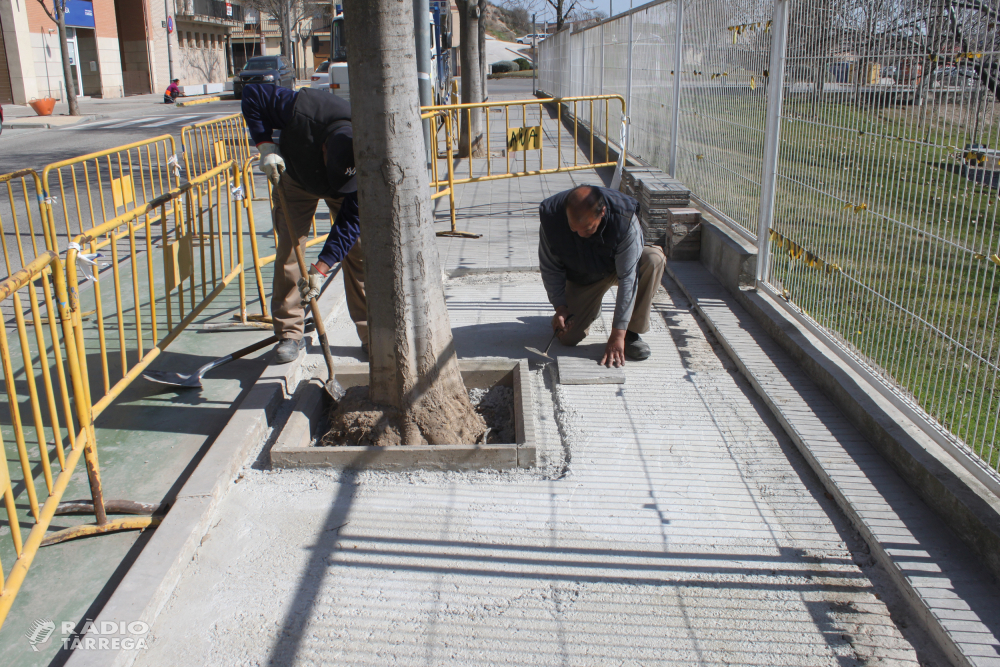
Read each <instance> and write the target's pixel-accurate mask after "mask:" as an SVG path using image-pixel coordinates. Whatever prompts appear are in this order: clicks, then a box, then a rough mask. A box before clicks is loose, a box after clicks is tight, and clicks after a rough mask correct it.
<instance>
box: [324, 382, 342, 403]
mask: <svg viewBox="0 0 1000 667" xmlns="http://www.w3.org/2000/svg"><path fill="white" fill-rule="evenodd" d="M323 388H324V389H326V393H328V394H329V395H330V398H331V399H332V400H333V405H334V407H336V405H337V403H339V402H340V399H342V398H343V397H344V394H345V393H346V390H345V389H344V388H343V387H342V386H341V384H340V383H339V382H337V380H335V379H333V378H331V379H330V380H328V381H327V383H326V384H324V385H323Z"/></svg>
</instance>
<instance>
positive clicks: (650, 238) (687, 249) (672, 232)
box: [621, 167, 701, 260]
mask: <svg viewBox="0 0 1000 667" xmlns="http://www.w3.org/2000/svg"><path fill="white" fill-rule="evenodd" d="M621 190H622V192H624V193H625V194H627V195H630V196H632V197H635V198H636V199H638V200H639V217H640V219H641V220H642V223H643V229H644V231H645V234H646V239H645V240H646V243H651V244H656V245H661V246H663V249H664V250H665V251H666V253H667V257H668V258H670V259H678V260H695V259H698V255H699V253H700V252H701V213H700V212H699V211H698V209H696V208H692V207H691V190H690V189H688V188H687V187H685V186H684V184H683V183H681V182H680V181H678V180H677V179H676V178H673V177H672V176H669V175H667V174H665V173H663V172H662V171H661V170H659V169H656V168H655V167H627V168H626V169H625V170H624V172H623V174H622V185H621Z"/></svg>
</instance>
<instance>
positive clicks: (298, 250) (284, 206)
mask: <svg viewBox="0 0 1000 667" xmlns="http://www.w3.org/2000/svg"><path fill="white" fill-rule="evenodd" d="M282 173H284V172H283V171H282V170H281V169H280V168H279V175H280V174H282ZM283 180H284V179H281V178H280V177H279V179H278V182H277V183H275V187H274V189H275V191H277V193H278V201H280V202H281V210H282V212H283V213H284V215H285V233H286V234H287V235H288V240H289V242H290V243H291V244H292V248H293V250H294V251H295V260H296V261H297V262H298V264H299V274H300V275H301V276H302V277H303V278H305V277H306V276H307V275H308V274H309V270H308V269H307V268H306V258H305V255H303V254H302V246H301V245H299V240H298V239H297V238H295V234H294V233H293V232H292V220H291V217H290V216H289V214H288V202H286V201H285V189H284V187H283V186H282V181H283ZM276 270H277V267H276ZM309 308H310V309H311V310H312V316H313V324H314V325H315V326H316V333H317V334H318V335H319V345H320V347H321V348H323V360H324V361H326V370H327V371H328V372H329V374H330V379H331V380H332V379H333V376H334V371H333V354H331V353H330V345H329V343H327V339H326V327H325V326H324V325H323V315H322V314H321V313H320V312H319V303H318V302H317V301H316V299H315V298H313V299H309Z"/></svg>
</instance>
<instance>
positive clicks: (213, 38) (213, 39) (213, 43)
mask: <svg viewBox="0 0 1000 667" xmlns="http://www.w3.org/2000/svg"><path fill="white" fill-rule="evenodd" d="M212 48H213V49H214V48H215V33H214V32H213V33H212Z"/></svg>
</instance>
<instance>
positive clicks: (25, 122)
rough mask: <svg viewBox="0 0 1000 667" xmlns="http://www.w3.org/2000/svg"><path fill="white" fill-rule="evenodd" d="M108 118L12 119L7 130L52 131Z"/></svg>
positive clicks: (8, 122) (101, 116) (92, 116)
mask: <svg viewBox="0 0 1000 667" xmlns="http://www.w3.org/2000/svg"><path fill="white" fill-rule="evenodd" d="M98 118H106V116H105V115H104V114H87V115H85V116H38V117H37V118H10V119H9V120H5V121H4V123H3V125H4V128H5V129H8V128H9V129H21V128H25V129H34V128H38V129H46V130H48V129H52V128H54V127H70V126H73V125H79V124H80V123H84V122H86V121H91V120H97V119H98Z"/></svg>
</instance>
